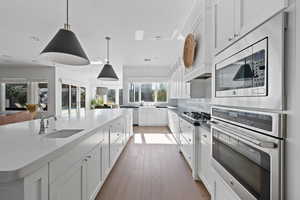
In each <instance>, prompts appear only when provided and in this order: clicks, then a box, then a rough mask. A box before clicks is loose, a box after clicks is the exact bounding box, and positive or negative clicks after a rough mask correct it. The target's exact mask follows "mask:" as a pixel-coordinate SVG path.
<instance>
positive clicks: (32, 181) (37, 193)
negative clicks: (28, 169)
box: [0, 166, 48, 200]
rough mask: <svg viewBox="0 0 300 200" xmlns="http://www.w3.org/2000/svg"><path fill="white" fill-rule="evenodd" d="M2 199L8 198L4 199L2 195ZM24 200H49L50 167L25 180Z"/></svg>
mask: <svg viewBox="0 0 300 200" xmlns="http://www.w3.org/2000/svg"><path fill="white" fill-rule="evenodd" d="M0 193H1V192H0ZM0 199H6V198H2V197H1V195H0ZM7 199H20V198H7ZM24 200H48V166H45V167H43V168H41V169H39V170H38V171H37V172H35V173H33V174H31V175H29V176H28V177H26V178H25V179H24Z"/></svg>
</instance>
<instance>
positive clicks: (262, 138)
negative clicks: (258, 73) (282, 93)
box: [211, 107, 285, 200]
mask: <svg viewBox="0 0 300 200" xmlns="http://www.w3.org/2000/svg"><path fill="white" fill-rule="evenodd" d="M284 122H285V119H284V115H281V114H278V113H264V112H257V111H254V112H253V111H246V110H240V109H232V108H224V107H213V108H212V122H211V124H212V126H211V131H212V140H213V141H212V144H213V145H212V157H213V159H212V164H213V166H214V168H215V169H216V170H217V172H218V173H219V174H220V175H221V177H222V178H223V179H224V180H225V182H227V183H228V185H229V186H230V187H231V188H232V189H233V191H235V192H236V193H237V194H238V196H240V198H241V199H247V200H282V199H283V198H282V196H283V188H282V186H283V163H284V162H283V160H284V159H283V150H284V134H283V133H284V127H285V126H284Z"/></svg>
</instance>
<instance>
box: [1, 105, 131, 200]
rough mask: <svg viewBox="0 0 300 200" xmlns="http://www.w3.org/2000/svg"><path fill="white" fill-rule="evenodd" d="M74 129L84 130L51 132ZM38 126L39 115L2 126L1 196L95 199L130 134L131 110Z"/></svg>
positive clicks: (92, 113)
mask: <svg viewBox="0 0 300 200" xmlns="http://www.w3.org/2000/svg"><path fill="white" fill-rule="evenodd" d="M70 129H72V130H82V131H79V132H78V133H76V134H74V135H71V136H69V137H65V138H60V137H49V136H51V134H54V133H55V132H57V130H70ZM39 130H40V120H34V121H29V122H22V123H16V124H9V125H5V126H0V157H1V162H0V199H10V200H14V199H16V200H17V199H18V200H19V199H24V200H35V199H39V200H44V199H51V200H54V199H57V200H58V199H72V197H73V195H74V196H75V197H77V198H79V197H83V198H80V199H93V197H94V196H95V195H96V194H97V192H98V191H99V190H100V187H101V186H102V183H103V182H104V180H105V178H106V177H107V175H108V174H109V172H110V170H111V168H112V167H113V165H114V163H115V162H116V160H117V158H118V157H119V155H120V153H121V152H122V150H123V149H124V147H125V145H126V144H127V141H128V140H129V138H130V136H131V135H132V110H130V109H112V110H95V111H87V112H84V113H80V114H76V115H71V116H68V117H61V118H59V119H58V120H57V121H55V120H53V119H51V120H50V123H49V127H48V128H47V132H46V133H45V134H43V135H39V134H38V133H39ZM74 193H75V194H74ZM70 195H71V196H70Z"/></svg>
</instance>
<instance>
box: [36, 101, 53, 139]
mask: <svg viewBox="0 0 300 200" xmlns="http://www.w3.org/2000/svg"><path fill="white" fill-rule="evenodd" d="M39 108H40V110H41V121H40V131H39V135H42V134H45V133H46V129H47V128H48V126H49V118H51V117H53V118H54V120H55V121H56V120H57V117H56V116H55V115H49V116H46V114H45V112H44V108H43V106H42V105H41V104H39ZM45 120H47V124H46V126H45Z"/></svg>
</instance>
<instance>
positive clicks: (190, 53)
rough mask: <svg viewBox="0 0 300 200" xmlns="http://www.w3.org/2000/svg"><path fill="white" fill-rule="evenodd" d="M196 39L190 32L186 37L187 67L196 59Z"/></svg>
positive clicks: (184, 56)
mask: <svg viewBox="0 0 300 200" xmlns="http://www.w3.org/2000/svg"><path fill="white" fill-rule="evenodd" d="M196 44H197V42H196V40H195V38H194V35H193V34H192V33H190V34H188V36H187V37H186V38H185V42H184V49H183V62H184V66H185V67H186V68H189V67H191V66H192V65H193V63H194V59H195V50H196Z"/></svg>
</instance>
